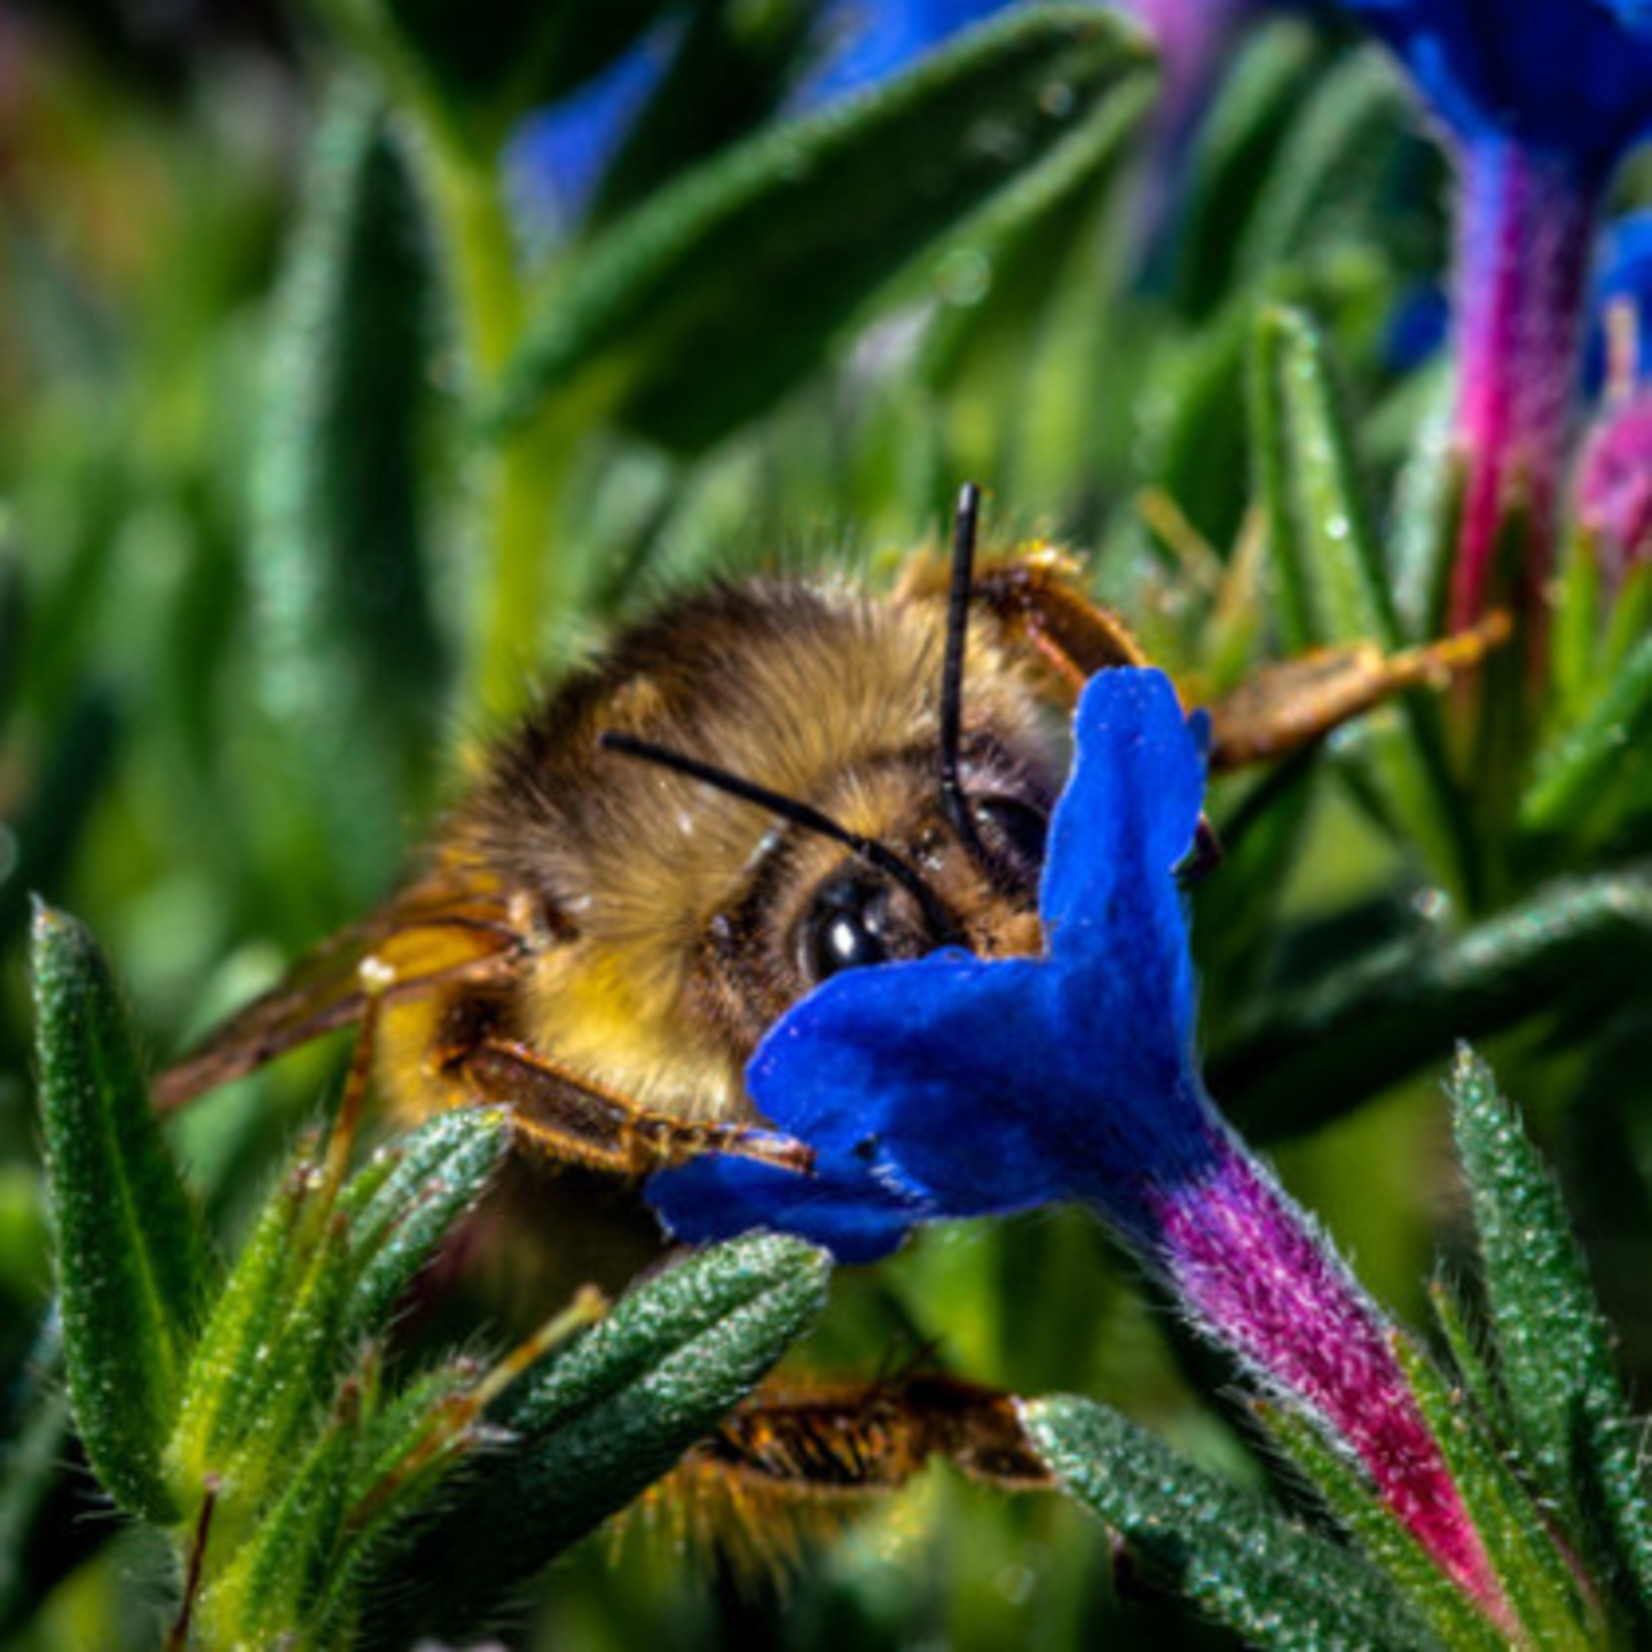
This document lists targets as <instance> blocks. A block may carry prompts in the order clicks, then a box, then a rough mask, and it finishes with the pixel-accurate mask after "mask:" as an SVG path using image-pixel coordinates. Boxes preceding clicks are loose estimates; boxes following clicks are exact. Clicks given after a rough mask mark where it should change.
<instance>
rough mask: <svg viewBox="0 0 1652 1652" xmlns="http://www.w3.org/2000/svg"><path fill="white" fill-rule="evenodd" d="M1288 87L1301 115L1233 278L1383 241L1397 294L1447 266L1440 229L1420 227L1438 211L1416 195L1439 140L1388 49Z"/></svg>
mask: <svg viewBox="0 0 1652 1652" xmlns="http://www.w3.org/2000/svg"><path fill="white" fill-rule="evenodd" d="M1285 91H1286V95H1287V96H1288V99H1289V107H1290V108H1291V110H1292V112H1293V115H1294V119H1293V120H1292V123H1291V126H1290V129H1289V131H1288V132H1287V133H1286V135H1285V137H1284V140H1283V141H1282V142H1281V143H1280V144H1279V147H1278V150H1277V152H1276V158H1275V160H1274V164H1273V165H1272V166H1271V167H1269V168H1268V170H1267V173H1266V174H1265V175H1264V176H1263V177H1262V179H1261V180H1260V182H1259V185H1258V187H1257V200H1256V206H1255V210H1254V211H1253V213H1252V214H1251V220H1250V223H1249V226H1248V227H1247V229H1246V231H1245V235H1244V239H1243V243H1242V245H1241V246H1240V248H1239V256H1238V259H1237V261H1236V262H1237V265H1238V272H1237V273H1238V277H1239V278H1238V279H1235V280H1234V282H1233V283H1232V284H1233V285H1234V286H1238V285H1241V284H1242V280H1243V278H1244V277H1249V278H1250V279H1252V280H1255V279H1262V280H1267V279H1269V278H1271V277H1273V276H1275V275H1276V274H1277V272H1278V271H1280V270H1281V269H1284V268H1287V267H1290V266H1291V265H1293V264H1294V265H1295V266H1296V267H1297V268H1298V269H1300V268H1301V267H1302V265H1303V262H1304V260H1314V259H1316V258H1317V259H1324V258H1325V257H1326V256H1327V255H1328V254H1330V255H1336V254H1340V253H1343V252H1345V251H1346V250H1347V249H1348V248H1350V247H1354V246H1361V245H1363V246H1373V245H1374V246H1380V247H1381V248H1382V252H1383V256H1384V260H1385V264H1386V267H1387V270H1388V274H1389V278H1390V283H1391V284H1390V285H1389V286H1388V287H1387V289H1386V291H1387V293H1388V294H1389V295H1390V302H1392V297H1391V295H1392V294H1393V293H1394V292H1395V291H1399V292H1402V293H1403V292H1404V290H1405V283H1406V282H1407V280H1408V279H1414V280H1421V279H1423V278H1424V277H1425V276H1431V275H1432V274H1433V272H1434V271H1435V270H1437V269H1438V268H1439V253H1440V248H1439V247H1438V246H1436V245H1434V244H1433V242H1434V240H1435V237H1433V236H1427V237H1424V236H1419V235H1418V234H1417V233H1416V226H1415V223H1414V222H1413V220H1416V219H1419V218H1422V217H1424V216H1425V213H1426V215H1427V216H1428V217H1432V216H1433V214H1432V213H1431V212H1428V211H1427V209H1424V212H1419V211H1417V209H1416V208H1415V206H1414V205H1413V203H1414V202H1416V201H1417V200H1418V198H1419V197H1420V195H1421V193H1422V192H1421V191H1420V190H1419V188H1418V177H1417V174H1418V172H1419V171H1421V170H1423V169H1425V168H1426V169H1427V170H1426V172H1425V176H1430V177H1432V173H1433V172H1434V171H1436V170H1437V169H1438V167H1439V161H1438V158H1437V157H1438V146H1436V145H1435V144H1433V143H1431V142H1430V141H1429V140H1428V139H1427V138H1425V137H1424V136H1422V135H1421V134H1420V133H1418V131H1417V129H1416V122H1415V121H1414V120H1413V119H1412V118H1411V115H1412V110H1413V108H1414V105H1413V102H1412V99H1411V98H1410V96H1409V95H1408V89H1407V88H1406V87H1405V85H1404V84H1403V82H1402V81H1401V80H1400V78H1399V77H1398V76H1397V75H1396V74H1395V73H1394V72H1393V68H1392V66H1391V65H1390V64H1389V63H1387V62H1385V61H1384V60H1383V58H1382V56H1381V54H1379V53H1376V52H1353V53H1349V54H1346V55H1345V56H1343V57H1341V58H1333V59H1332V60H1330V61H1329V62H1328V63H1324V64H1322V65H1321V68H1320V72H1319V73H1317V74H1311V75H1307V74H1304V75H1300V76H1298V77H1297V78H1296V80H1295V82H1294V83H1292V84H1289V85H1288V86H1287V87H1286V88H1285ZM1419 163H1421V165H1419ZM1430 163H1432V164H1430ZM1407 207H1410V208H1411V210H1410V212H1409V213H1408V212H1407V211H1406V208H1407ZM1408 231H1409V232H1410V233H1408ZM1408 254H1409V255H1410V256H1407V255H1408Z"/></svg>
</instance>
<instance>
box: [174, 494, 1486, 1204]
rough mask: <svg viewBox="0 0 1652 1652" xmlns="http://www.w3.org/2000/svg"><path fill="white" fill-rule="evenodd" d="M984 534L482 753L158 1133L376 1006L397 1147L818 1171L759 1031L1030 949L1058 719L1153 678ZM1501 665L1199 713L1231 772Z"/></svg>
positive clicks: (965, 537)
mask: <svg viewBox="0 0 1652 1652" xmlns="http://www.w3.org/2000/svg"><path fill="white" fill-rule="evenodd" d="M978 509H979V496H978V494H977V491H976V490H975V489H974V488H973V487H968V488H965V489H964V490H963V493H962V496H961V498H960V502H959V507H958V513H957V520H956V525H955V534H954V543H953V555H952V558H951V560H950V564H949V566H947V567H938V566H934V565H920V566H918V567H917V568H915V569H914V570H912V571H911V572H909V573H908V575H907V576H906V577H905V578H904V580H903V581H902V582H901V584H900V585H899V586H898V587H897V589H896V590H895V591H894V592H893V593H892V594H888V595H883V596H879V595H875V594H871V593H869V592H867V591H866V590H864V589H860V588H857V587H855V586H853V585H852V584H850V583H848V582H846V581H841V580H840V581H802V580H781V579H753V580H749V581H746V582H743V583H738V584H726V585H722V586H718V587H716V588H713V589H711V590H709V591H707V592H704V593H701V594H698V595H692V596H687V597H684V598H681V599H679V600H678V601H676V602H674V603H671V604H669V605H667V606H666V607H665V608H664V609H662V610H661V611H660V612H659V613H658V614H657V615H655V616H654V617H653V618H652V619H649V620H646V621H645V622H643V623H642V624H640V625H638V626H636V627H635V628H634V629H632V630H630V631H628V632H626V633H625V634H623V635H622V636H620V637H619V638H618V639H617V641H615V643H614V644H613V646H612V647H611V648H610V649H609V650H608V651H607V652H606V653H605V654H604V655H603V656H602V657H601V658H599V659H598V660H597V661H596V662H595V663H594V664H592V665H591V666H589V667H588V668H587V669H584V670H582V671H580V672H579V673H577V674H575V675H573V676H571V677H570V678H568V679H567V680H566V681H564V682H563V683H562V684H561V685H560V686H558V687H556V688H554V689H553V690H552V691H551V692H550V693H549V694H548V695H547V696H546V697H545V698H544V699H543V700H542V701H541V702H540V703H539V704H538V706H537V707H536V708H535V709H533V710H532V711H531V712H530V713H529V714H528V715H527V717H526V718H525V719H524V720H523V721H522V723H521V724H520V726H519V727H517V728H516V729H515V730H514V731H512V732H511V733H509V734H508V735H507V736H505V737H504V738H503V739H501V740H500V741H499V742H498V743H497V744H496V746H495V747H494V748H493V751H492V754H491V757H490V759H489V761H488V762H487V763H486V764H485V766H484V768H483V770H482V772H481V775H480V777H479V779H478V780H477V782H476V783H475V785H474V786H473V787H472V788H471V790H470V791H469V793H468V795H466V796H464V797H463V798H461V799H460V800H459V802H458V803H457V805H456V806H455V807H454V808H453V809H452V810H451V812H450V813H449V814H448V815H447V817H446V818H445V820H444V821H443V822H442V823H441V825H440V826H439V827H438V828H437V831H436V833H435V836H434V839H433V841H432V843H431V846H430V847H429V849H428V850H427V852H426V853H425V855H424V856H423V857H422V859H421V860H420V862H419V863H418V864H417V867H416V869H415V871H414V874H413V876H412V877H411V878H410V879H409V880H408V881H407V882H406V883H405V884H404V885H403V887H402V888H401V889H400V890H399V892H398V893H396V894H394V895H393V896H392V897H391V898H390V900H389V901H388V903H387V904H386V905H384V906H383V907H382V908H381V909H380V910H379V911H377V912H376V913H374V914H373V915H372V916H370V917H369V918H367V919H366V920H365V921H364V922H362V923H360V924H357V925H355V926H353V927H351V928H349V929H347V930H345V931H344V932H343V933H341V934H340V935H338V936H335V937H334V938H333V939H332V940H330V941H328V942H326V943H324V944H323V945H322V946H321V947H319V948H318V949H317V950H316V951H315V952H314V953H312V954H311V955H310V956H309V957H308V958H307V959H306V960H304V961H303V962H301V963H300V964H299V965H298V966H297V968H296V969H295V970H294V971H293V972H292V974H291V975H290V976H289V977H288V978H287V979H286V980H285V981H284V982H283V983H281V984H280V985H278V986H277V987H276V988H274V989H273V990H272V991H271V992H269V993H267V994H265V995H264V996H263V997H261V998H259V999H257V1000H255V1001H254V1002H253V1003H252V1004H250V1005H249V1006H248V1007H247V1008H246V1009H244V1010H243V1011H241V1012H240V1013H239V1014H238V1015H235V1016H234V1017H233V1018H232V1019H231V1020H230V1021H229V1022H228V1023H227V1024H225V1025H224V1026H223V1027H222V1028H220V1029H219V1030H218V1031H217V1032H216V1033H214V1034H212V1035H210V1036H209V1037H208V1038H207V1040H206V1041H205V1043H204V1044H203V1045H202V1046H200V1047H199V1048H198V1049H196V1050H195V1051H194V1052H193V1053H192V1054H190V1055H189V1056H187V1057H186V1058H185V1059H184V1060H183V1061H182V1062H181V1063H180V1064H179V1065H178V1066H176V1067H175V1068H173V1069H172V1070H171V1071H170V1072H169V1073H167V1074H165V1075H164V1076H163V1077H162V1079H161V1080H160V1083H159V1086H158V1100H159V1105H161V1106H162V1107H163V1108H166V1107H175V1106H177V1105H179V1104H181V1103H182V1102H184V1101H186V1100H187V1099H188V1098H189V1097H191V1096H193V1095H195V1094H197V1093H199V1092H200V1091H202V1090H205V1089H207V1088H210V1087H212V1086H214V1085H216V1084H219V1083H222V1082H224V1081H226V1080H228V1079H230V1078H233V1077H237V1076H239V1075H241V1074H244V1073H247V1072H249V1071H251V1070H252V1069H254V1068H256V1067H258V1066H260V1065H262V1064H263V1063H264V1062H266V1061H269V1060H271V1059H273V1058H274V1057H276V1056H278V1055H280V1054H282V1053H283V1052H284V1051H286V1050H289V1049H291V1048H293V1047H295V1046H297V1045H299V1044H301V1043H304V1042H307V1041H308V1040H310V1039H312V1038H315V1037H317V1036H319V1035H321V1034H323V1033H325V1032H328V1031H330V1030H333V1029H336V1028H340V1027H343V1026H346V1025H348V1024H351V1023H355V1022H358V1021H360V1020H361V1019H362V1017H363V1015H364V1013H365V1010H366V1006H367V1004H368V1000H369V998H370V997H371V998H373V999H375V1000H376V1002H375V1017H376V1024H375V1027H374V1033H373V1035H374V1040H375V1044H376V1055H375V1065H376V1077H377V1087H378V1089H379V1091H380V1092H381V1093H382V1094H383V1096H384V1097H385V1098H386V1099H387V1100H388V1102H389V1104H390V1105H391V1107H392V1108H393V1109H394V1110H395V1111H396V1112H397V1113H399V1114H400V1115H402V1116H403V1117H406V1118H422V1117H425V1116H428V1115H429V1114H430V1113H432V1112H433V1111H435V1110H437V1109H440V1108H447V1107H455V1106H464V1105H467V1104H477V1103H483V1104H491V1105H500V1104H503V1105H506V1106H508V1107H510V1108H511V1110H512V1112H513V1116H514V1117H515V1119H516V1121H517V1125H518V1129H519V1133H520V1135H521V1137H522V1139H523V1140H524V1141H525V1142H527V1143H528V1144H530V1145H531V1147H532V1148H533V1149H535V1150H536V1152H537V1154H538V1155H539V1156H542V1157H544V1158H547V1159H549V1160H550V1161H553V1162H555V1163H557V1164H573V1165H580V1166H584V1167H586V1168H587V1169H589V1170H592V1171H595V1172H597V1173H598V1174H599V1175H604V1176H609V1177H614V1178H621V1179H635V1178H638V1177H641V1176H643V1175H646V1174H648V1173H650V1172H652V1171H655V1170H659V1169H662V1168H665V1167H667V1166H670V1165H673V1164H677V1163H681V1162H682V1161H684V1160H685V1159H687V1158H689V1157H691V1156H693V1155H695V1154H697V1153H702V1152H706V1151H722V1152H732V1153H740V1154H746V1155H749V1156H752V1157H756V1158H760V1159H765V1160H769V1161H773V1162H778V1163H781V1164H785V1165H788V1166H790V1167H792V1168H794V1169H797V1170H799V1171H800V1172H802V1171H806V1169H807V1164H808V1154H807V1150H806V1149H804V1148H803V1147H802V1146H801V1145H800V1144H798V1143H795V1142H791V1141H789V1140H787V1139H785V1138H779V1137H777V1136H776V1135H775V1134H774V1133H773V1132H769V1131H766V1130H764V1129H763V1128H762V1127H761V1126H762V1121H761V1120H760V1119H758V1118H757V1117H756V1116H755V1114H754V1111H753V1109H752V1106H751V1103H750V1101H749V1099H748V1098H747V1096H746V1094H745V1090H744V1087H743V1083H742V1072H743V1069H744V1067H745V1065H746V1062H747V1060H748V1058H749V1057H750V1056H751V1054H752V1051H753V1050H754V1048H755V1047H756V1045H757V1043H758V1042H759V1041H760V1040H761V1038H762V1036H763V1034H764V1032H765V1031H766V1030H767V1029H768V1028H769V1027H770V1026H771V1025H772V1024H773V1023H774V1022H775V1020H776V1019H777V1018H778V1017H779V1016H780V1015H781V1014H782V1013H783V1012H784V1011H785V1010H786V1008H787V1007H788V1006H790V1005H791V1004H792V1003H794V1002H796V1001H797V1000H798V999H799V998H801V997H802V996H803V995H804V994H805V993H807V992H808V991H810V990H811V989H812V988H813V987H815V986H817V985H818V984H819V983H820V982H822V981H823V980H825V979H826V978H828V977H829V976H831V975H833V974H835V973H837V972H838V971H840V970H844V969H853V968H857V967H861V966H864V965H868V964H874V963H880V962H884V961H886V960H889V959H897V958H911V957H916V956H919V955H921V954H923V953H925V952H928V951H930V950H932V949H934V948H936V947H938V946H941V945H963V946H966V947H968V948H970V949H972V950H974V951H976V952H977V953H980V954H983V955H990V956H999V955H1005V954H1013V953H1030V952H1035V951H1037V950H1038V948H1039V945H1040V932H1039V924H1038V917H1037V905H1036V896H1037V887H1038V879H1039V874H1040V871H1041V868H1042V862H1043V854H1044V834H1045V828H1046V824H1047V821H1048V817H1049V811H1050V809H1051V807H1052V805H1053V803H1054V800H1055V796H1056V794H1057V792H1058V791H1059V789H1060V786H1061V783H1062V779H1063V776H1064V772H1065V768H1066V762H1067V746H1066V735H1065V727H1066V722H1067V714H1068V713H1069V712H1070V710H1071V707H1072V704H1073V702H1074V700H1075V698H1076V695H1077V692H1078V690H1079V688H1080V687H1081V686H1082V684H1083V683H1084V681H1085V680H1086V679H1087V678H1088V677H1089V676H1090V675H1091V674H1092V673H1094V672H1096V671H1099V670H1105V669H1108V668H1110V667H1114V666H1119V665H1136V664H1141V663H1144V660H1143V655H1142V652H1141V650H1140V648H1139V647H1138V646H1137V644H1136V643H1135V641H1134V640H1133V639H1132V638H1131V636H1130V634H1129V633H1128V631H1127V630H1126V629H1125V627H1124V626H1123V625H1122V624H1121V623H1120V622H1119V620H1118V619H1117V618H1116V617H1114V616H1113V615H1112V614H1110V613H1108V612H1107V611H1106V610H1104V609H1102V608H1100V607H1098V606H1097V605H1095V604H1094V603H1093V602H1092V601H1091V600H1090V599H1089V598H1088V597H1086V596H1085V595H1084V593H1083V592H1082V590H1081V589H1080V586H1079V584H1078V582H1077V577H1076V571H1075V569H1074V568H1073V566H1072V565H1071V564H1070V563H1069V562H1067V561H1066V560H1065V559H1063V558H1062V557H1061V556H1059V555H1058V554H1057V553H1055V552H1054V551H1052V550H1051V549H1050V548H1048V547H1047V546H1042V545H1040V546H1034V547H1032V548H1030V549H1025V550H1023V551H1022V552H1020V553H1019V554H1018V555H1015V556H1013V557H1010V558H1007V559H1004V560H1002V561H999V562H995V563H988V564H987V565H985V566H984V567H982V568H981V569H979V570H977V568H976V566H975V540H976V529H977V517H978ZM1490 640H1492V639H1491V638H1490V637H1489V636H1487V635H1483V634H1482V635H1470V636H1465V637H1461V638H1456V639H1449V640H1447V641H1446V642H1444V643H1442V644H1439V645H1436V646H1434V647H1432V648H1427V649H1420V650H1415V651H1413V652H1411V653H1408V654H1402V655H1398V656H1394V657H1389V658H1385V657H1384V656H1383V655H1382V654H1381V653H1380V652H1379V651H1378V650H1376V649H1374V648H1370V647H1354V648H1349V649H1345V650H1337V651H1332V652H1328V653H1325V654H1321V655H1316V656H1311V657H1307V658H1304V659H1301V660H1297V661H1294V662H1288V663H1286V664H1284V665H1281V666H1277V667H1274V668H1273V669H1272V670H1271V671H1269V672H1265V673H1263V674H1262V676H1261V677H1259V678H1257V679H1255V680H1253V681H1252V682H1251V683H1250V684H1249V685H1247V686H1246V687H1245V689H1243V690H1242V691H1241V692H1239V693H1238V694H1235V695H1234V696H1232V697H1230V698H1229V699H1227V700H1224V701H1218V702H1217V703H1216V704H1215V705H1213V706H1212V707H1211V713H1212V745H1211V762H1212V766H1213V767H1215V768H1226V767H1233V766H1236V765H1238V764H1241V763H1248V762H1252V761H1256V760H1258V759H1261V758H1265V757H1269V756H1274V755H1278V754H1281V753H1283V752H1286V751H1289V750H1291V749H1293V748H1295V747H1298V746H1301V745H1303V744H1304V743H1306V742H1309V741H1312V740H1314V739H1316V738H1318V737H1319V736H1321V735H1323V734H1324V733H1325V732H1326V731H1327V730H1328V729H1330V728H1332V727H1333V726H1335V725H1336V724H1337V723H1339V722H1341V721H1342V720H1344V719H1345V718H1347V717H1350V716H1353V715H1355V714H1357V713H1359V712H1360V711H1363V710H1364V709H1366V708H1368V707H1369V706H1371V705H1372V704H1374V703H1375V702H1376V701H1377V700H1379V699H1381V698H1382V697H1384V696H1386V695H1388V694H1391V693H1393V692H1395V691H1396V690H1398V689H1401V688H1404V687H1408V686H1411V685H1413V684H1416V683H1418V682H1422V681H1428V680H1435V679H1438V678H1439V677H1441V676H1442V675H1445V674H1448V673H1449V672H1450V671H1452V670H1454V669H1457V668H1459V667H1461V666H1463V665H1466V664H1469V663H1472V662H1473V661H1474V660H1475V659H1477V658H1478V656H1479V654H1480V653H1481V652H1482V651H1483V649H1484V647H1485V646H1486V644H1487V643H1488V642H1489V641H1490ZM966 683H967V692H966V688H965V685H966Z"/></svg>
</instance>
